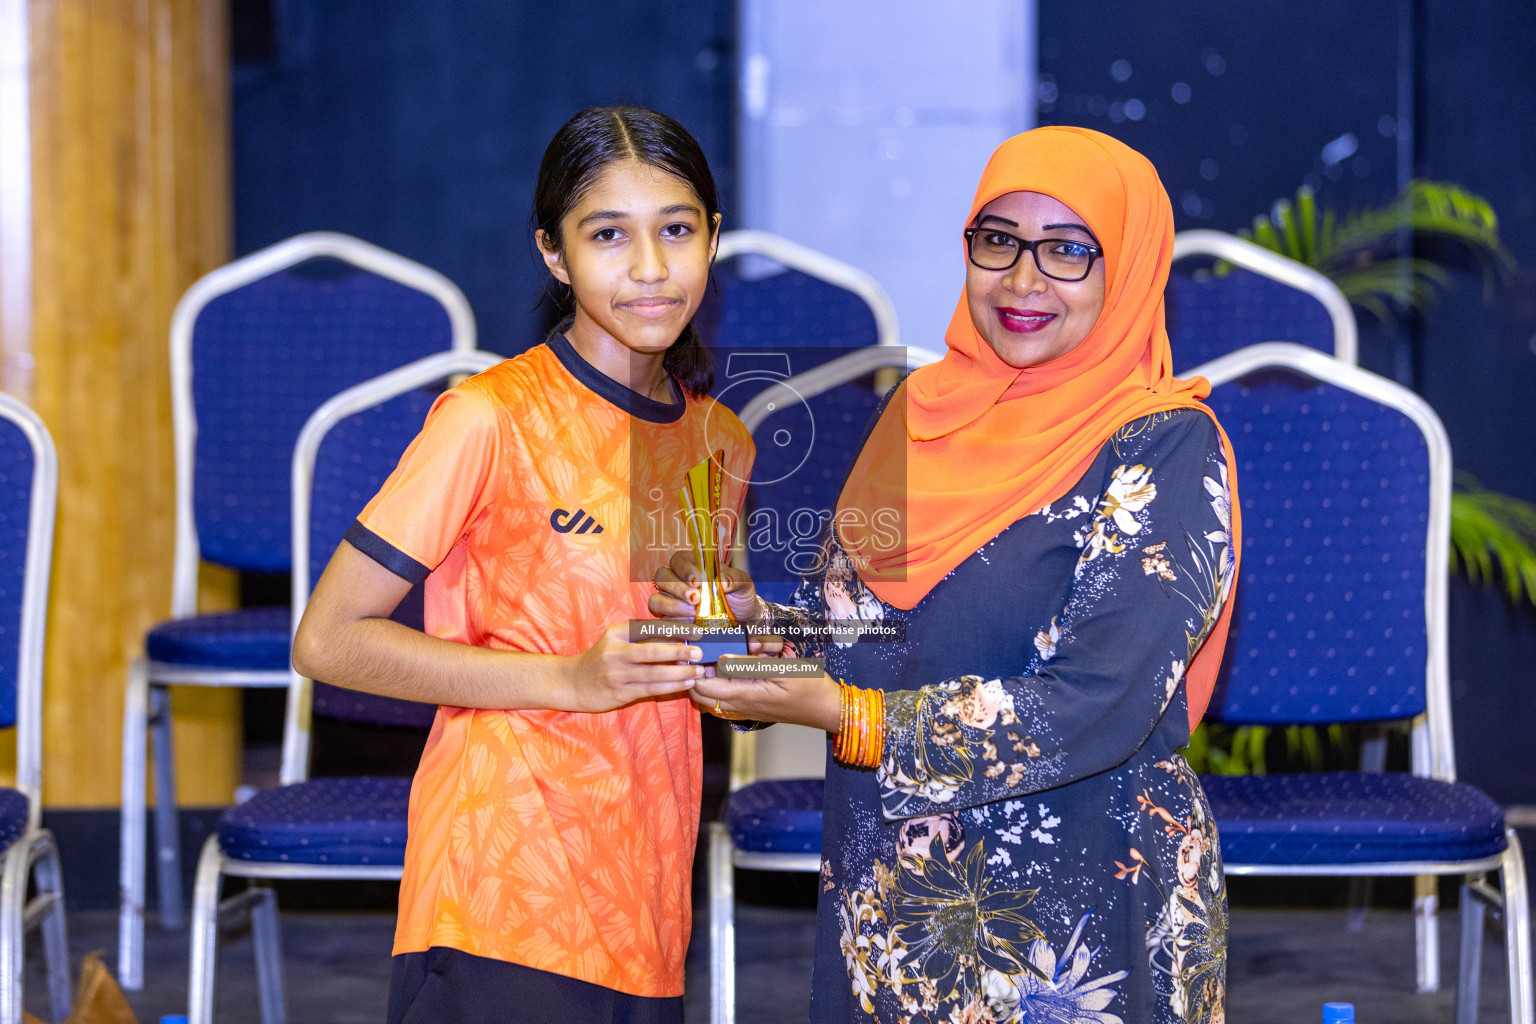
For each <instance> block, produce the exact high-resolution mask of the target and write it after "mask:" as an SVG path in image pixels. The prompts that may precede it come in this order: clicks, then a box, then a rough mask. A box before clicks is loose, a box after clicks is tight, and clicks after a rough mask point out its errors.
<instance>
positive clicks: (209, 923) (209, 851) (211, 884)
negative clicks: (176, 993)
mask: <svg viewBox="0 0 1536 1024" xmlns="http://www.w3.org/2000/svg"><path fill="white" fill-rule="evenodd" d="M223 881H224V851H223V850H221V849H219V837H218V836H217V835H211V836H209V837H208V840H207V841H206V842H205V843H203V852H202V856H200V857H198V859H197V884H196V886H195V887H194V888H193V890H192V955H191V965H190V968H189V975H190V977H189V978H188V984H187V989H188V993H187V994H188V999H187V1020H188V1024H213V983H214V981H215V979H216V978H217V976H218V955H219V949H218V946H219V890H220V889H221V888H222V885H223Z"/></svg>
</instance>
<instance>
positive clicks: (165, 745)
mask: <svg viewBox="0 0 1536 1024" xmlns="http://www.w3.org/2000/svg"><path fill="white" fill-rule="evenodd" d="M149 710H150V718H149V724H150V728H151V729H152V730H154V734H155V878H156V880H157V881H158V882H159V883H160V923H161V925H162V926H164V927H165V928H167V929H169V930H171V931H175V930H177V929H179V928H180V927H181V909H182V893H181V835H180V831H181V830H180V827H179V825H178V824H177V821H176V808H177V806H178V801H177V799H176V745H175V742H174V741H173V739H172V737H171V723H172V721H173V719H172V717H171V691H170V688H169V687H166V686H156V685H153V684H151V686H150V688H149Z"/></svg>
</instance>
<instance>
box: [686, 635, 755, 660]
mask: <svg viewBox="0 0 1536 1024" xmlns="http://www.w3.org/2000/svg"><path fill="white" fill-rule="evenodd" d="M691 643H692V644H693V646H694V647H697V648H698V649H699V650H701V651H703V652H704V657H702V658H700V659H699V660H698V661H696V662H694V664H695V665H713V664H715V663H716V662H718V661H719V660H720V659H721V658H729V657H732V656H736V655H739V656H741V657H743V658H745V657H747V638H746V636H745V635H744V634H741V633H736V634H730V633H714V634H711V635H710V636H709V637H708V639H703V640H694V641H691Z"/></svg>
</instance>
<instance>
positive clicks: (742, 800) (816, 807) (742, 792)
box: [725, 779, 823, 853]
mask: <svg viewBox="0 0 1536 1024" xmlns="http://www.w3.org/2000/svg"><path fill="white" fill-rule="evenodd" d="M822 789H823V785H822V780H821V779H764V780H762V781H760V782H753V783H750V784H748V785H745V786H743V787H741V788H740V789H738V790H736V792H734V793H732V794H731V798H730V800H729V802H728V803H727V804H726V805H725V827H726V829H727V830H728V831H729V832H730V833H731V841H732V842H733V843H735V845H736V848H737V849H738V850H748V851H751V852H753V853H819V852H821V807H822V804H821V798H822Z"/></svg>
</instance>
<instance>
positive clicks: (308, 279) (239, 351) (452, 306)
mask: <svg viewBox="0 0 1536 1024" xmlns="http://www.w3.org/2000/svg"><path fill="white" fill-rule="evenodd" d="M474 347H475V323H474V317H473V315H472V314H471V312H470V309H469V303H468V302H467V301H466V300H465V298H464V295H463V293H462V292H460V291H459V289H458V288H457V287H456V286H455V285H454V284H453V283H452V282H451V281H449V280H448V279H447V278H445V277H443V276H442V275H441V274H439V273H437V272H436V271H434V270H431V269H429V268H427V267H424V266H422V265H421V264H419V263H414V262H412V261H410V260H407V259H405V258H404V257H401V256H397V255H395V254H394V253H390V252H387V251H386V250H383V249H380V248H379V247H377V246H374V245H370V244H369V243H367V242H363V241H361V240H359V239H356V238H352V237H350V236H347V235H341V234H335V233H332V232H314V233H311V234H305V235H298V236H295V237H293V238H290V239H288V240H287V241H284V242H279V243H278V244H277V245H274V246H271V247H269V248H266V249H262V250H261V251H259V252H256V253H252V254H251V255H249V256H246V257H244V258H243V259H239V260H236V261H235V262H234V263H231V264H229V265H228V266H225V267H221V268H219V269H218V270H215V271H213V272H212V273H210V274H208V275H207V276H206V277H203V278H202V279H201V280H199V281H198V282H197V283H195V284H194V285H193V286H192V287H191V288H190V289H188V291H187V293H186V295H184V296H183V297H182V299H181V301H180V303H178V304H177V307H176V313H175V315H174V317H173V318H172V321H171V401H172V413H173V420H174V424H175V433H176V556H175V557H176V566H175V578H174V583H173V588H172V590H173V592H172V609H171V613H172V615H173V616H175V617H177V618H181V617H184V616H187V615H191V614H193V613H194V612H195V611H196V589H197V563H198V560H199V558H206V559H207V560H209V561H212V562H217V563H219V564H221V565H227V566H231V567H233V568H237V569H245V570H251V571H256V572H287V571H288V570H289V568H290V552H289V547H288V539H289V521H288V515H289V501H288V497H289V496H288V468H289V459H290V457H291V456H292V454H293V443H294V440H295V439H296V438H297V437H298V434H299V429H300V428H301V427H302V426H303V425H304V421H305V420H306V419H308V417H309V415H310V413H312V412H314V411H315V409H316V408H318V407H319V405H320V403H321V402H323V401H325V400H326V399H327V398H329V397H330V396H332V395H334V394H336V393H337V392H338V391H341V390H342V389H343V388H347V387H350V386H352V385H353V384H357V383H360V382H362V381H365V380H368V379H369V378H372V377H375V376H377V375H379V374H380V373H383V372H384V371H386V370H390V369H393V368H395V367H397V366H403V365H405V364H406V363H409V362H411V361H413V360H416V359H420V358H422V357H423V356H427V355H430V354H432V353H434V352H443V351H449V350H454V351H468V350H472V349H474Z"/></svg>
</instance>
